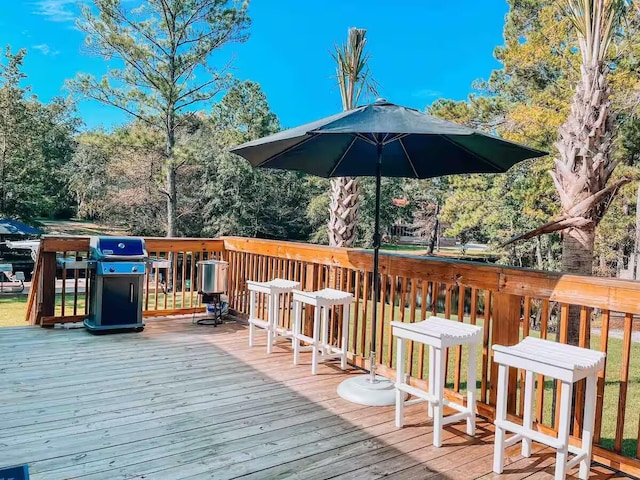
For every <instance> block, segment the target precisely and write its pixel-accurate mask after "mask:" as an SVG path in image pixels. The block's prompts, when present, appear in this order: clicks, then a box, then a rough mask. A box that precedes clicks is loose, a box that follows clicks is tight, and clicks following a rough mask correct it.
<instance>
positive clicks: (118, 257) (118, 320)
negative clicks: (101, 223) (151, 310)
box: [84, 237, 148, 333]
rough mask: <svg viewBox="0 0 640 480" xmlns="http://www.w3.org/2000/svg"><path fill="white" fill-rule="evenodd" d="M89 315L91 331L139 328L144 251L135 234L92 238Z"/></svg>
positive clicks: (142, 243)
mask: <svg viewBox="0 0 640 480" xmlns="http://www.w3.org/2000/svg"><path fill="white" fill-rule="evenodd" d="M89 245H90V250H89V259H90V260H91V261H92V266H93V268H92V269H91V270H90V272H91V282H90V285H91V286H90V290H89V318H87V319H86V320H85V321H84V326H85V327H86V329H87V330H88V331H89V332H91V333H107V332H116V331H131V330H134V331H138V332H140V331H142V330H143V329H144V323H143V322H142V297H143V288H144V273H145V268H146V263H145V261H146V260H147V256H148V255H147V250H146V248H145V244H144V240H143V239H142V238H135V237H91V240H90V244H89Z"/></svg>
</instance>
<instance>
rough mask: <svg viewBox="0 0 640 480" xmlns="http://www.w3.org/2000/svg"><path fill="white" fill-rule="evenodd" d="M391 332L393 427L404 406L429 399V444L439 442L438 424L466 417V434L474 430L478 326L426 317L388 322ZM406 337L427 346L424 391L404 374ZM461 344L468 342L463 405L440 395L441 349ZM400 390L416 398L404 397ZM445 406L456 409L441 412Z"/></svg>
mask: <svg viewBox="0 0 640 480" xmlns="http://www.w3.org/2000/svg"><path fill="white" fill-rule="evenodd" d="M391 327H392V332H393V335H394V336H395V337H396V338H397V339H398V349H397V361H396V384H395V386H396V427H399V428H400V427H402V426H403V424H404V407H405V405H413V404H416V403H421V402H425V401H426V402H429V409H428V413H429V416H430V417H432V418H433V445H434V446H436V447H441V446H442V427H443V426H444V425H448V424H450V423H454V422H459V421H460V420H464V419H466V420H467V434H469V435H472V436H473V435H475V433H476V349H477V346H478V344H479V343H480V342H482V328H481V327H477V326H475V325H469V324H467V323H462V322H457V321H454V320H447V319H444V318H440V317H430V318H428V319H427V320H425V321H422V322H417V323H403V322H391ZM408 340H413V341H414V342H419V343H423V344H425V345H428V346H429V379H428V382H429V391H428V392H425V391H424V390H420V389H418V388H416V387H412V386H411V385H409V377H408V375H407V376H406V378H405V360H406V359H405V352H406V343H407V341H408ZM462 345H468V346H469V356H468V364H467V405H466V407H465V406H464V405H462V404H458V403H455V402H452V401H450V400H447V399H445V398H444V386H445V381H446V379H445V376H444V372H445V355H444V353H445V349H447V348H450V347H457V346H462ZM404 393H408V394H410V395H413V396H415V397H418V398H417V399H413V400H405V395H404ZM444 406H448V407H450V408H452V409H454V410H457V411H458V413H455V414H453V415H447V416H446V417H444V416H443V407H444Z"/></svg>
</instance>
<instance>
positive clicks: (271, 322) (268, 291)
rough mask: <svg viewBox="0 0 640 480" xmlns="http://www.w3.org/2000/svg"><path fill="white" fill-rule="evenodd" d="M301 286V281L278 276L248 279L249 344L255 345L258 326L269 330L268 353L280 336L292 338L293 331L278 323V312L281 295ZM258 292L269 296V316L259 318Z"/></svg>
mask: <svg viewBox="0 0 640 480" xmlns="http://www.w3.org/2000/svg"><path fill="white" fill-rule="evenodd" d="M299 287H300V282H295V281H293V280H284V279H282V278H276V279H274V280H271V281H270V282H254V281H251V280H249V281H247V289H248V290H249V346H250V347H253V340H254V329H255V328H256V327H258V328H262V329H264V330H266V331H267V353H271V350H272V347H273V344H274V343H275V342H276V340H277V339H278V338H291V336H292V331H291V330H286V329H284V328H283V327H280V326H279V325H278V313H279V310H280V295H282V294H284V293H287V292H292V291H293V290H294V289H296V288H299ZM258 293H263V294H265V295H266V297H267V318H266V320H263V319H261V318H258V315H257V313H256V306H257V303H258V302H257V300H258Z"/></svg>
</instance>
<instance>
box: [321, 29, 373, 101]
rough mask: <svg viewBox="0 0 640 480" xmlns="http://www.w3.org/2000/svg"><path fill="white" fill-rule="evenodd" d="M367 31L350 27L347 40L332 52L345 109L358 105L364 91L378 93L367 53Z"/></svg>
mask: <svg viewBox="0 0 640 480" xmlns="http://www.w3.org/2000/svg"><path fill="white" fill-rule="evenodd" d="M366 33H367V31H366V30H365V29H362V28H350V29H349V33H348V37H347V42H346V43H345V44H343V45H340V46H339V45H336V46H335V48H334V52H333V53H332V54H331V56H332V57H333V59H334V60H335V62H336V79H337V80H338V87H339V89H340V96H341V97H342V106H343V108H344V109H345V110H350V109H352V108H354V107H355V106H357V104H358V102H359V101H360V97H361V95H362V93H363V92H367V93H369V94H371V95H375V94H376V93H377V88H376V87H377V83H376V82H375V80H373V78H372V77H371V71H370V70H369V65H368V64H369V58H370V56H369V54H367V53H365V47H366V43H367V40H366V38H365V37H366Z"/></svg>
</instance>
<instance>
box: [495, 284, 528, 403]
mask: <svg viewBox="0 0 640 480" xmlns="http://www.w3.org/2000/svg"><path fill="white" fill-rule="evenodd" d="M493 297H494V300H493V302H492V303H493V316H492V323H491V343H492V345H506V346H511V345H515V344H516V343H518V341H519V340H520V313H521V312H520V307H521V303H522V302H521V297H519V296H516V295H508V294H506V293H493ZM490 363H491V368H490V372H491V377H490V383H489V404H490V405H493V406H495V405H496V399H497V393H498V392H497V386H498V383H497V378H498V365H497V364H496V363H494V362H493V353H491V360H490ZM517 375H518V372H517V371H516V369H515V368H510V369H509V378H508V381H507V384H508V385H509V395H508V397H507V412H508V413H514V414H515V413H516V385H517V380H518V377H517Z"/></svg>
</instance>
